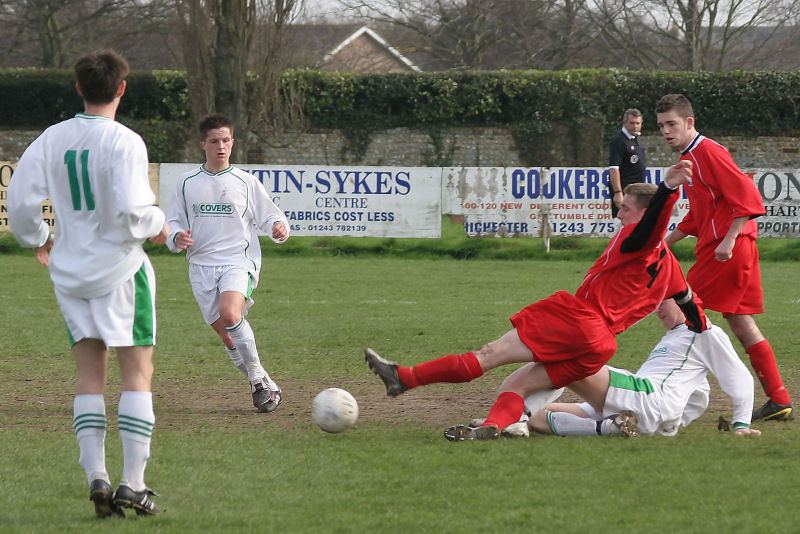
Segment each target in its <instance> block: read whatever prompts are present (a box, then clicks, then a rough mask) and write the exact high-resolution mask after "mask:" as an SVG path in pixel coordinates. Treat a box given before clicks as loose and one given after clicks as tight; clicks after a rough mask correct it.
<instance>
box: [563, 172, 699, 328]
mask: <svg viewBox="0 0 800 534" xmlns="http://www.w3.org/2000/svg"><path fill="white" fill-rule="evenodd" d="M662 187H663V186H662ZM677 199H678V193H677V191H675V192H672V193H669V194H668V195H667V197H666V200H665V201H664V206H663V208H662V209H661V210H660V212H659V213H658V218H657V219H656V220H655V221H646V220H645V219H644V218H643V220H642V221H640V222H639V223H638V224H629V225H627V226H624V227H623V228H621V229H620V231H619V232H617V234H616V235H615V236H614V237H613V238H612V239H611V241H610V242H609V243H608V246H607V247H606V249H605V251H604V252H603V254H602V255H601V256H600V257H599V258H598V259H597V261H595V263H594V265H592V267H591V268H590V269H589V272H588V273H587V274H586V277H585V278H584V280H583V283H582V284H581V286H580V287H579V288H578V290H577V291H576V292H575V296H576V297H580V298H582V299H584V300H587V301H589V302H590V303H592V304H593V305H594V307H595V308H596V309H597V311H598V312H599V313H600V314H601V315H602V316H603V317H604V318H605V320H606V322H607V323H608V326H609V329H610V330H611V331H612V332H613V333H614V334H615V335H616V334H619V333H620V332H623V331H625V330H626V329H627V328H628V327H630V326H631V325H633V324H634V323H636V322H637V321H639V320H641V319H642V318H644V317H646V316H647V315H648V314H649V313H651V312H652V311H653V310H655V309H656V307H657V306H658V305H659V304H660V303H661V301H662V300H664V299H666V298H669V297H671V296H673V295H675V294H676V293H679V292H681V291H683V290H685V289H686V281H685V279H684V277H683V271H682V270H681V267H680V264H679V263H678V261H677V260H676V259H675V256H673V255H672V252H671V251H670V250H669V247H667V245H666V243H664V240H663V238H664V234H665V233H666V230H667V224H668V223H669V218H670V216H671V215H672V207H673V206H674V205H675V201H676V200H677ZM650 225H652V226H651V227H650V228H647V226H650ZM642 238H644V243H643V244H640V245H639V246H638V247H637V248H636V250H630V248H631V242H632V240H636V239H642Z"/></svg>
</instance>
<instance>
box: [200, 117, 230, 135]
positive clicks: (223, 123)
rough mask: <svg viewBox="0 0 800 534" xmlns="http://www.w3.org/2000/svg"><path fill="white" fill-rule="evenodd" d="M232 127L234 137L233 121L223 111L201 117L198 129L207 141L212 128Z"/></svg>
mask: <svg viewBox="0 0 800 534" xmlns="http://www.w3.org/2000/svg"><path fill="white" fill-rule="evenodd" d="M226 127H227V128H230V130H231V137H233V121H232V120H230V119H229V118H228V117H226V116H225V115H222V114H221V113H211V114H209V115H206V116H205V117H203V118H202V119H200V123H199V124H198V125H197V129H198V130H200V139H201V140H203V141H205V139H206V137H208V132H209V131H210V130H216V129H217V128H226Z"/></svg>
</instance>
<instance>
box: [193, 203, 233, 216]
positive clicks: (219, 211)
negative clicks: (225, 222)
mask: <svg viewBox="0 0 800 534" xmlns="http://www.w3.org/2000/svg"><path fill="white" fill-rule="evenodd" d="M192 212H193V213H194V216H195V217H228V216H230V215H233V204H222V203H217V202H209V203H204V204H192Z"/></svg>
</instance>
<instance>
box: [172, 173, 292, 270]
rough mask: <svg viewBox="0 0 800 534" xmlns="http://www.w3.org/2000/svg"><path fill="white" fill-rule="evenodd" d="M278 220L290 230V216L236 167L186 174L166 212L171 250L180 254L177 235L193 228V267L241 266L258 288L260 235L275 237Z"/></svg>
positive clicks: (188, 255)
mask: <svg viewBox="0 0 800 534" xmlns="http://www.w3.org/2000/svg"><path fill="white" fill-rule="evenodd" d="M277 222H283V223H284V224H285V225H286V228H287V230H288V229H289V222H288V221H287V220H286V216H285V215H284V213H283V212H282V211H281V210H280V208H278V206H276V205H275V203H274V202H273V201H272V199H271V198H270V196H269V194H268V193H267V191H266V189H264V186H263V185H262V184H261V182H259V181H258V179H257V178H256V177H255V176H253V175H252V174H250V173H248V172H245V171H243V170H241V169H238V168H236V167H233V166H230V167H228V168H227V169H225V170H223V171H220V172H218V173H216V174H214V173H211V172H209V171H207V170H206V169H205V167H204V166H202V165H201V166H200V167H198V168H197V169H194V170H192V171H190V172H187V173H184V174H182V175H181V177H180V178H179V179H178V182H177V184H176V186H175V193H174V195H173V197H172V201H171V203H170V205H169V212H168V214H167V224H169V228H170V235H169V238H168V239H167V246H168V247H169V249H170V250H172V251H173V252H180V249H179V248H178V247H177V245H176V244H175V240H176V239H177V235H178V232H186V231H187V230H189V229H191V230H192V233H191V235H192V239H193V240H194V244H193V245H192V246H191V247H189V248H188V249H187V251H186V260H187V261H188V262H189V263H193V264H196V265H208V266H217V265H235V266H238V267H242V268H244V269H247V270H248V271H249V272H250V273H251V275H252V276H253V277H254V279H255V283H256V284H257V283H258V277H259V271H260V270H261V245H260V243H259V241H258V235H259V233H258V232H259V230H260V231H261V232H263V233H265V234H267V235H268V236H270V239H272V227H273V225H274V224H275V223H277ZM273 241H275V240H274V239H273Z"/></svg>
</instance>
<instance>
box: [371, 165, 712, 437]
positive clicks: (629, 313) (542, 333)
mask: <svg viewBox="0 0 800 534" xmlns="http://www.w3.org/2000/svg"><path fill="white" fill-rule="evenodd" d="M691 176H692V164H691V162H689V161H681V162H679V163H678V164H677V165H674V166H672V167H670V169H669V170H668V171H667V174H666V179H665V182H664V183H662V184H661V185H659V186H655V185H653V184H643V183H639V184H631V185H629V186H628V187H626V188H625V195H624V199H623V202H622V205H621V207H620V210H619V214H618V218H619V219H620V220H621V221H622V228H621V229H620V230H619V232H617V234H616V235H615V236H614V238H613V239H612V240H611V241H610V242H609V244H608V246H607V247H606V249H605V251H604V252H603V254H602V255H601V256H600V258H598V259H597V261H596V262H595V263H594V265H593V266H592V267H591V268H590V269H589V272H588V273H587V274H586V277H585V278H584V280H583V283H582V284H581V286H580V287H579V288H578V290H577V291H576V292H575V294H574V295H572V294H570V293H568V292H566V291H559V292H557V293H555V294H554V295H552V296H550V297H548V298H546V299H544V300H541V301H539V302H536V303H534V304H531V305H530V306H528V307H527V308H524V309H523V310H522V311H520V312H519V313H517V314H516V315H514V316H513V317H511V323H512V324H513V325H514V328H513V329H512V330H510V331H509V332H507V333H506V334H504V335H503V336H502V337H500V339H498V340H496V341H493V342H491V343H488V344H486V345H484V346H483V347H481V348H480V349H478V350H476V351H474V352H467V353H465V354H450V355H447V356H443V357H441V358H437V359H434V360H431V361H428V362H424V363H421V364H418V365H415V366H413V367H404V366H400V365H397V364H396V363H394V362H390V361H387V360H384V359H383V358H381V357H380V356H379V355H378V354H377V353H376V352H375V351H373V350H372V349H366V351H365V360H366V361H367V363H368V364H369V367H370V369H372V371H373V372H374V373H375V374H377V375H378V376H380V377H381V379H382V380H383V382H384V384H385V385H386V393H387V394H388V395H390V396H396V395H399V394H400V393H403V392H404V391H406V390H408V389H411V388H414V387H417V386H422V385H426V384H432V383H437V382H469V381H470V380H473V379H475V378H478V377H479V376H481V375H482V374H483V373H485V372H486V371H488V370H490V369H493V368H495V367H499V366H501V365H506V364H510V363H522V362H535V363H536V365H531V366H527V367H526V368H525V371H524V372H520V371H519V370H518V371H517V372H515V373H513V374H512V375H511V376H509V377H508V378H507V379H506V380H505V381H504V382H503V384H502V385H501V386H500V395H499V396H498V398H497V401H496V402H495V403H494V405H493V406H492V409H491V410H490V411H489V415H488V417H487V418H486V420H485V422H484V423H483V424H482V425H481V426H478V427H471V426H466V425H457V426H453V427H450V428H448V429H447V430H445V437H446V438H447V439H449V440H451V441H462V440H471V439H492V438H495V437H497V436H498V435H499V434H500V430H501V429H503V428H505V427H506V426H508V425H510V424H511V423H515V422H517V421H518V420H519V419H520V416H521V415H522V414H523V412H524V409H525V405H524V400H523V399H525V398H526V397H529V396H530V395H532V394H534V393H538V392H541V393H542V394H543V395H545V396H546V395H549V394H550V393H551V392H553V390H554V388H561V387H563V386H566V385H568V384H570V383H572V382H574V381H576V380H580V379H582V378H586V377H587V376H589V375H592V374H594V373H595V372H597V371H598V370H599V369H600V368H601V367H602V366H603V365H604V364H605V363H606V362H607V361H608V360H609V359H610V358H611V357H612V356H613V355H614V352H615V351H616V348H617V344H616V340H615V336H616V335H617V334H619V333H620V332H623V331H624V330H625V329H627V328H628V327H629V326H631V325H632V324H634V323H635V322H637V321H639V320H640V319H642V318H643V317H645V316H647V315H648V314H649V313H650V312H652V311H653V310H655V309H656V307H657V306H658V305H659V303H660V302H661V301H662V300H664V299H665V298H670V297H672V298H674V299H675V300H676V302H677V303H678V304H679V305H680V306H681V309H682V310H683V312H684V315H685V316H686V323H687V324H688V325H689V327H690V328H691V329H692V330H694V331H696V332H702V331H703V330H705V329H706V321H705V314H704V312H703V310H702V308H701V307H700V306H698V305H697V303H696V302H695V300H694V299H693V295H692V292H691V290H690V289H689V288H688V286H687V285H686V281H685V279H684V277H683V272H682V271H681V268H680V265H679V264H678V261H677V260H676V259H675V257H674V256H673V255H672V253H671V252H670V250H669V248H668V247H667V246H666V244H665V243H664V241H663V236H664V234H665V232H666V228H667V223H668V222H669V218H670V215H671V214H672V207H673V205H674V204H675V201H676V200H677V198H678V188H679V187H680V185H681V184H684V183H688V182H689V180H690V179H691ZM545 400H546V399H542V401H543V402H544V401H545Z"/></svg>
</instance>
